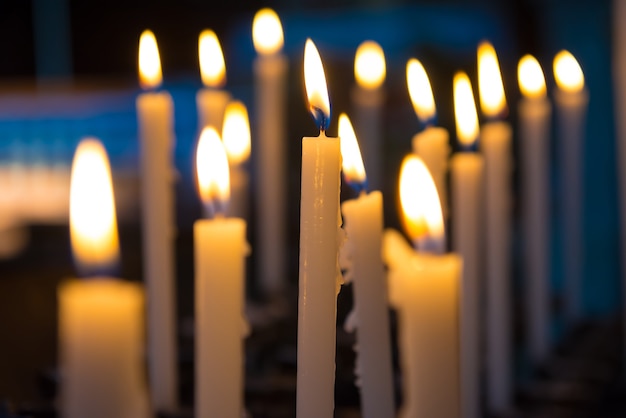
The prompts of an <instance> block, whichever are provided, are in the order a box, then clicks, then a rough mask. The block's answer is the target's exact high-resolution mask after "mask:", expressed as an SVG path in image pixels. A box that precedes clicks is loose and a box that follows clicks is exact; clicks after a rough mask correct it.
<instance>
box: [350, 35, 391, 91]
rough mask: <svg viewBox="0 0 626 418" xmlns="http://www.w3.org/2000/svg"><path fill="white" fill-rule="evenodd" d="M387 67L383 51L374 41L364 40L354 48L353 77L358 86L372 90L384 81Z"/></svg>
mask: <svg viewBox="0 0 626 418" xmlns="http://www.w3.org/2000/svg"><path fill="white" fill-rule="evenodd" d="M386 72H387V68H386V64H385V53H384V52H383V49H382V48H381V46H380V45H379V44H377V43H376V42H374V41H365V42H363V43H362V44H361V45H359V47H358V48H357V50H356V55H355V56H354V77H355V78H356V82H357V84H358V85H359V86H361V87H363V88H365V89H369V90H374V89H377V88H379V87H380V86H381V85H382V84H383V82H384V81H385V76H386Z"/></svg>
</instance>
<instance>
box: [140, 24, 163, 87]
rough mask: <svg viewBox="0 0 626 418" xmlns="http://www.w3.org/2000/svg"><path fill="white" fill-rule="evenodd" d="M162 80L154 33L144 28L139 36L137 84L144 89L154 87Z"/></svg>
mask: <svg viewBox="0 0 626 418" xmlns="http://www.w3.org/2000/svg"><path fill="white" fill-rule="evenodd" d="M162 81H163V76H162V75H161V58H160V57H159V47H158V46H157V41H156V38H155V37H154V33H152V31H149V30H145V31H143V33H142V34H141V37H140V38H139V84H141V87H143V88H144V89H155V88H157V87H159V86H160V85H161V82H162Z"/></svg>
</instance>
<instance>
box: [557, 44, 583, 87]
mask: <svg viewBox="0 0 626 418" xmlns="http://www.w3.org/2000/svg"><path fill="white" fill-rule="evenodd" d="M554 78H555V79H556V84H557V86H559V88H560V89H561V90H565V91H568V92H571V93H576V92H579V91H581V90H582V89H583V88H584V87H585V76H584V75H583V70H582V68H580V64H579V63H578V61H576V58H574V56H573V55H572V54H571V53H569V52H568V51H565V50H563V51H561V52H559V53H558V54H556V56H555V57H554Z"/></svg>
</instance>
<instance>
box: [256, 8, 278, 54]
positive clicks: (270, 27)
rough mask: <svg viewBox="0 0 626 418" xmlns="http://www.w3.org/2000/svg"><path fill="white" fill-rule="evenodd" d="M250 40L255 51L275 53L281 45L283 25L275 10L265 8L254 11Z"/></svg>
mask: <svg viewBox="0 0 626 418" xmlns="http://www.w3.org/2000/svg"><path fill="white" fill-rule="evenodd" d="M252 42H253V43H254V49H255V50H256V52H257V53H259V54H263V55H272V54H276V53H277V52H278V51H280V50H281V49H282V47H283V43H284V38H283V27H282V25H281V24H280V19H279V18H278V15H277V14H276V12H275V11H274V10H272V9H269V8H265V9H261V10H259V11H258V12H256V15H254V20H253V21H252Z"/></svg>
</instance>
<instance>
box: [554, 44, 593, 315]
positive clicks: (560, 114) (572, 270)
mask: <svg viewBox="0 0 626 418" xmlns="http://www.w3.org/2000/svg"><path fill="white" fill-rule="evenodd" d="M554 78H555V80H556V84H557V89H556V91H555V92H554V100H555V102H556V120H557V129H558V133H559V135H558V143H557V150H558V151H557V153H558V157H557V161H558V162H559V166H560V172H561V175H560V178H561V184H560V185H559V191H560V195H559V202H560V205H559V212H558V215H559V216H558V218H559V219H561V222H562V224H561V225H562V227H561V229H562V231H563V235H562V238H561V239H562V243H563V272H564V282H563V283H564V294H563V302H564V303H563V305H564V307H565V317H566V319H567V321H568V322H569V323H570V324H571V323H573V322H574V321H576V320H578V319H580V316H581V314H582V309H581V301H580V287H581V281H582V272H583V268H584V259H585V249H584V246H583V237H582V234H583V232H582V228H583V225H582V223H583V215H582V210H583V208H582V205H583V196H584V191H583V174H584V171H583V170H584V165H583V161H584V160H583V149H584V142H585V126H586V118H587V104H588V103H589V94H588V92H587V89H586V88H585V78H584V76H583V72H582V69H581V68H580V65H579V64H578V61H576V58H574V56H573V55H572V54H570V53H569V52H567V51H561V52H559V53H558V54H557V55H556V56H555V57H554Z"/></svg>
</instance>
